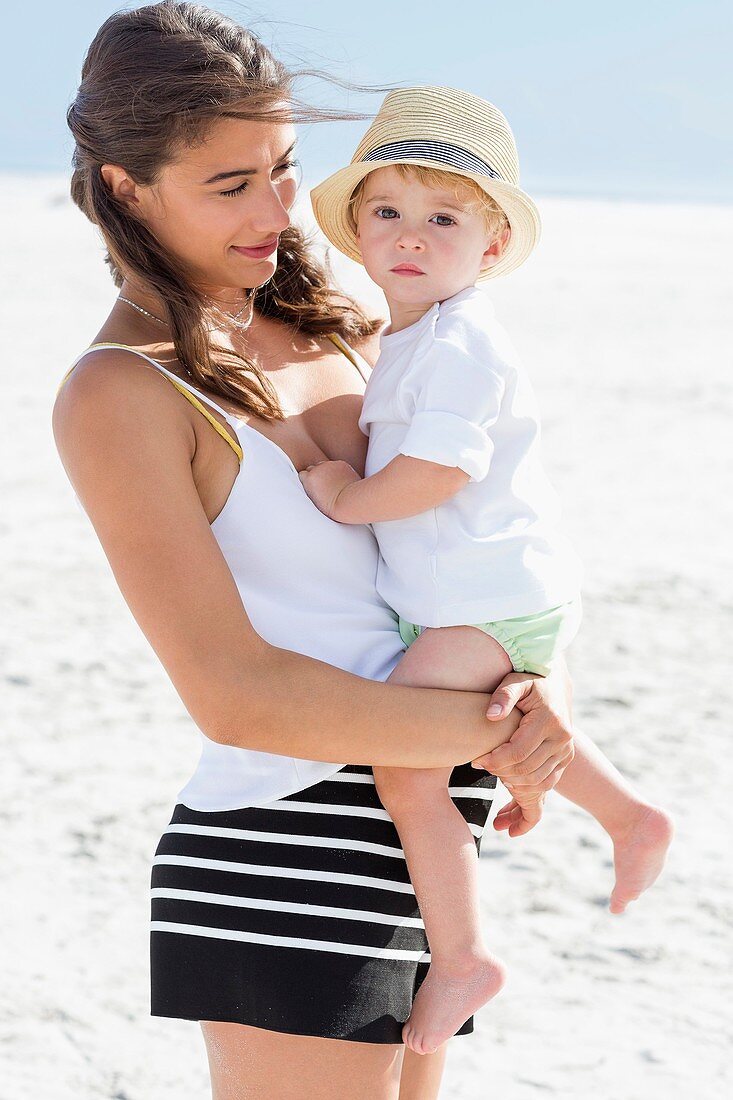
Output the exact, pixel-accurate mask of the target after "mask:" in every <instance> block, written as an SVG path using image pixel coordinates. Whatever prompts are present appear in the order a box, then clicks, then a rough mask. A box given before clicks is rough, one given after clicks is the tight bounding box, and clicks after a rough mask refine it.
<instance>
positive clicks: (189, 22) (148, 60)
mask: <svg viewBox="0 0 733 1100" xmlns="http://www.w3.org/2000/svg"><path fill="white" fill-rule="evenodd" d="M298 75H300V74H298V73H292V72H290V71H289V70H288V69H287V68H286V67H285V66H284V65H283V64H282V63H281V62H279V61H278V60H277V59H276V58H275V57H273V55H272V54H271V53H270V51H269V50H268V49H267V48H266V47H265V46H264V45H263V44H262V42H260V40H259V39H258V38H257V37H256V36H255V35H254V34H252V33H251V32H250V31H248V30H246V29H245V28H244V27H241V26H239V25H238V24H237V23H235V22H233V21H232V20H230V19H228V18H227V17H226V16H223V15H221V14H219V12H215V11H212V10H211V9H210V8H206V7H203V6H201V5H199V4H189V3H178V2H175V0H163V3H159V4H153V5H151V6H149V7H143V8H137V9H135V10H133V11H123V12H118V13H116V14H115V15H112V16H111V17H110V18H109V19H108V20H107V21H106V22H105V23H104V24H103V25H102V27H100V29H99V31H98V32H97V34H96V36H95V38H94V41H93V42H92V44H91V46H90V47H89V51H88V53H87V56H86V58H85V61H84V66H83V69H82V80H81V84H80V86H79V90H78V93H77V96H76V99H75V100H74V102H73V103H72V105H71V107H70V108H69V111H68V115H67V119H68V124H69V127H70V129H71V132H72V134H73V136H74V140H75V142H76V147H75V150H74V155H73V168H74V172H73V176H72V180H71V197H72V199H73V200H74V202H75V203H76V205H77V206H78V207H79V208H80V209H81V210H82V211H83V212H84V214H86V216H87V217H88V218H89V219H90V221H92V222H94V223H95V224H96V225H97V226H98V227H99V229H100V230H101V233H102V235H103V237H104V240H105V243H106V246H107V257H106V259H107V263H108V264H109V267H110V269H111V272H112V277H113V279H114V281H115V284H116V285H117V286H118V287H119V286H121V285H122V281H123V279H124V278H130V279H132V280H133V281H134V282H137V283H139V284H141V285H144V286H146V287H147V288H149V289H150V290H152V291H154V292H155V294H157V295H158V296H159V297H160V299H161V300H162V301H163V302H164V304H165V311H166V320H167V321H168V324H169V325H170V329H171V332H172V334H173V344H174V347H175V352H176V356H177V358H178V361H179V363H180V364H181V365H182V367H183V368H184V370H185V371H186V372H187V373H188V375H189V376H190V378H191V380H192V381H193V382H195V383H198V384H199V385H200V386H202V387H204V388H206V389H209V390H213V391H215V392H217V393H219V394H221V395H222V396H225V397H228V398H231V399H233V400H234V401H235V402H236V403H237V404H239V405H241V406H243V407H244V408H246V409H247V410H248V411H249V412H251V413H253V414H254V415H256V416H261V417H265V418H266V419H281V418H282V415H283V414H282V410H281V408H280V404H279V402H278V399H277V395H276V394H275V391H274V389H273V387H272V386H271V384H270V383H269V381H268V379H267V377H266V375H265V374H264V373H263V371H262V370H261V369H260V368H259V367H258V365H257V364H256V363H255V362H254V361H253V360H250V359H249V357H247V356H244V357H243V356H240V355H237V354H236V353H234V352H232V351H231V350H229V349H227V348H224V347H220V346H218V345H215V344H213V343H212V341H211V336H210V331H209V327H208V325H207V323H206V317H205V304H204V301H203V299H202V297H201V294H200V293H199V292H198V291H197V290H196V289H195V287H194V286H193V285H192V284H191V283H190V281H189V279H188V278H187V275H186V272H185V271H184V270H183V268H182V266H181V265H180V264H179V263H178V262H177V260H176V259H175V257H173V256H171V255H170V254H169V253H168V252H166V250H165V249H164V248H163V247H162V246H161V245H160V243H159V242H158V241H157V239H156V238H155V236H154V235H153V234H152V233H151V232H150V230H148V229H147V228H146V226H145V225H144V224H143V223H142V221H140V220H139V219H138V218H136V217H134V215H132V214H131V213H130V212H129V209H128V208H127V207H126V205H125V204H124V203H122V202H120V201H118V200H117V199H116V198H115V196H114V195H113V193H112V192H111V191H110V189H109V188H108V187H107V185H106V184H105V182H104V180H103V178H102V173H101V168H102V165H103V164H116V165H120V166H122V167H124V169H125V170H126V172H127V173H128V174H129V175H130V177H131V178H132V179H133V180H134V181H135V182H136V183H139V184H141V185H150V184H152V183H154V182H155V181H156V179H157V177H158V175H159V173H160V171H161V169H162V168H163V167H164V166H165V165H166V164H169V163H170V162H171V161H173V160H174V159H175V156H176V153H177V152H178V151H179V150H180V149H181V147H185V146H186V145H192V144H197V143H199V142H201V141H202V140H203V139H204V138H205V136H206V133H207V131H208V129H209V128H210V127H211V125H212V124H213V123H214V122H216V120H217V119H221V118H244V119H250V120H262V119H268V120H275V121H279V120H282V121H286V120H287V121H300V120H302V119H308V120H314V119H315V120H323V119H329V118H349V117H350V118H354V117H356V118H359V117H364V116H363V115H358V114H354V113H351V114H349V113H336V112H328V111H324V110H320V109H314V108H308V107H305V106H303V105H302V104H301V105H299V104H296V103H295V102H294V100H293V96H292V89H293V80H294V78H295V77H296V76H298ZM319 75H324V74H319ZM254 304H255V308H256V309H257V310H258V311H259V312H260V313H262V314H264V315H267V316H269V317H276V318H278V319H280V320H282V321H285V322H287V323H288V324H290V325H293V326H295V327H297V328H298V329H299V330H300V331H302V332H305V333H309V334H312V335H314V336H324V335H326V334H327V333H335V334H337V335H339V336H342V337H343V338H344V339H345V340H347V341H349V340H358V339H360V338H362V337H365V336H367V335H370V334H371V333H373V332H374V331H375V330H376V328H377V327H378V322H374V321H371V320H369V318H367V317H366V315H365V314H364V313H363V312H362V311H361V310H360V309H359V307H358V306H357V305H356V304H355V303H354V302H352V301H351V300H350V299H348V298H346V297H345V296H344V295H343V294H336V293H335V292H334V290H333V289H332V288H331V287H330V286H329V277H328V273H327V271H326V268H325V266H324V265H323V264H321V263H319V262H318V261H317V260H316V259H315V258H314V257H313V256H312V255H311V254H310V251H309V247H308V244H307V241H306V239H305V237H304V235H303V232H302V231H301V230H300V229H299V228H298V227H297V226H294V225H291V226H290V227H289V228H288V229H286V230H285V232H284V233H283V234H282V235H281V237H280V245H279V248H278V266H277V270H276V271H275V273H274V275H273V276H272V278H271V279H270V280H269V282H267V283H266V284H265V285H264V286H262V287H260V288H258V290H257V292H256V294H255V300H254Z"/></svg>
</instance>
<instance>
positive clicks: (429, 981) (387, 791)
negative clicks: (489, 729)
mask: <svg viewBox="0 0 733 1100" xmlns="http://www.w3.org/2000/svg"><path fill="white" fill-rule="evenodd" d="M510 669H511V663H510V661H509V658H508V657H507V655H506V653H505V652H504V650H503V649H502V648H501V646H500V645H499V644H498V643H497V642H495V641H494V639H493V638H489V637H488V636H487V635H486V634H483V633H482V632H481V631H480V630H476V629H475V628H474V627H444V628H442V629H439V630H426V631H424V632H423V633H422V634H421V635H420V637H419V638H418V639H417V640H416V641H415V642H414V644H413V645H412V646H411V647H410V649H409V650H408V651H407V653H406V654H405V656H404V657H403V659H402V661H401V662H400V664H399V665H398V666H397V668H396V669H395V671H394V672H393V673H392V676H391V677H390V682H391V683H400V684H409V685H411V686H418V687H452V688H458V689H462V690H465V691H469V690H474V691H491V690H493V688H494V687H495V686H496V685H497V684H498V683H499V682H500V680H501V679H502V678H503V676H504V675H506V673H507V672H508V671H510ZM373 772H374V779H375V782H376V785H377V790H378V792H379V796H380V798H381V800H382V803H383V804H384V806H385V808H386V809H387V811H388V812H389V814H390V816H391V817H392V819H393V821H394V823H395V825H396V827H397V831H398V833H399V835H400V841H401V843H402V847H403V849H404V852H405V858H406V860H407V866H408V868H409V871H410V878H411V879H412V883H413V886H414V888H415V894H416V895H417V899H418V902H419V904H420V911H421V913H422V916H423V919H424V921H425V931H426V934H427V938H428V942H429V945H430V954H431V964H430V970H429V972H428V975H427V977H426V978H425V981H424V982H423V984H422V985H421V987H420V989H419V990H418V993H417V995H416V997H415V1002H414V1004H413V1007H412V1012H411V1014H410V1018H409V1020H408V1021H407V1023H406V1024H405V1027H404V1030H403V1039H404V1041H405V1043H406V1044H407V1046H408V1047H409V1048H410V1049H411V1050H414V1051H415V1052H416V1053H418V1054H427V1053H430V1052H432V1051H434V1050H435V1049H436V1048H437V1047H438V1046H440V1045H441V1043H443V1042H445V1041H446V1040H447V1039H449V1038H450V1037H451V1036H452V1035H454V1034H455V1032H456V1031H457V1030H458V1028H459V1027H460V1026H461V1025H462V1024H463V1023H465V1021H466V1020H467V1019H468V1017H469V1016H470V1015H472V1013H474V1012H475V1011H476V1010H477V1009H478V1008H480V1007H481V1005H483V1004H485V1003H486V1001H488V1000H489V999H490V998H491V997H493V996H494V995H495V994H496V993H498V992H499V989H500V988H501V986H502V984H503V981H504V973H503V968H502V966H501V964H500V963H499V961H498V960H497V959H495V958H494V956H493V955H491V954H490V953H489V952H488V951H487V950H486V948H485V947H484V945H483V942H482V938H481V922H480V914H479V905H478V853H477V851H476V842H475V839H474V837H473V834H472V833H471V830H470V829H469V827H468V824H467V823H466V821H465V819H464V818H463V816H462V815H461V813H460V812H459V810H458V808H457V807H456V805H455V803H454V802H453V801H452V800H451V798H450V796H449V794H448V780H449V778H450V773H451V769H450V768H433V769H422V770H416V769H413V768H380V767H374V768H373Z"/></svg>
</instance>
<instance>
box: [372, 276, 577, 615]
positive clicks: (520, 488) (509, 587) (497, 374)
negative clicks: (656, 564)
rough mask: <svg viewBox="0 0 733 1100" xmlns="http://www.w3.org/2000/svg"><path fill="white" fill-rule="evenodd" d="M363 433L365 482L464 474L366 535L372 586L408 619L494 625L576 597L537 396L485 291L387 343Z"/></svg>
mask: <svg viewBox="0 0 733 1100" xmlns="http://www.w3.org/2000/svg"><path fill="white" fill-rule="evenodd" d="M359 427H360V428H361V430H362V431H363V432H364V434H365V435H368V436H369V450H368V456H367V464H366V473H367V476H368V475H370V474H374V473H377V472H378V471H379V470H381V469H383V468H384V467H385V466H386V465H387V464H388V463H389V462H391V461H392V459H394V458H395V457H396V456H397V455H398V454H403V455H410V456H412V457H413V458H421V459H425V460H426V461H429V462H437V463H439V464H440V465H443V466H456V467H459V468H460V469H462V470H464V471H465V472H466V473H467V474H468V475H469V476H470V481H469V482H468V484H467V485H466V486H465V487H464V488H463V489H460V490H459V491H458V493H456V494H455V496H453V497H452V498H451V499H450V500H448V501H446V503H444V504H441V505H440V506H439V507H437V508H433V509H431V510H430V511H427V512H422V513H421V514H419V515H417V516H412V517H410V518H408V519H399V520H389V521H385V522H379V523H374V524H373V525H372V526H373V529H374V533H375V534H376V536H377V540H378V542H379V549H380V561H379V568H378V572H377V589H378V591H379V594H380V595H381V596H382V598H383V599H384V600H386V601H387V603H388V604H389V605H390V606H391V607H393V608H394V609H395V610H396V611H397V612H398V613H399V614H400V615H401V616H402V618H404V619H407V620H409V621H410V622H413V623H417V624H419V625H421V626H433V627H436V626H458V625H461V624H467V623H480V622H490V621H492V620H497V619H506V618H514V617H515V616H520V615H531V614H534V613H536V612H538V611H543V610H546V609H548V608H550V607H555V606H557V605H558V604H561V603H565V602H566V601H568V600H571V599H573V598H574V597H575V596H576V595H577V594H578V591H579V587H580V574H581V567H580V563H579V561H578V559H577V557H576V556H575V553H574V552H573V550H572V548H571V547H570V545H569V543H568V542H567V540H566V539H565V538H564V536H563V535H561V534H560V532H559V531H558V529H557V522H558V518H559V505H558V500H557V496H556V494H555V492H554V490H553V488H552V486H551V485H550V483H549V481H548V479H547V477H546V475H545V473H544V470H543V469H542V465H541V461H540V449H539V443H540V426H539V416H538V411H537V405H536V401H535V397H534V394H533V391H532V387H531V385H530V383H529V379H528V378H527V375H526V373H525V371H524V369H523V367H522V364H521V362H520V361H519V358H518V355H517V352H516V351H515V349H514V348H513V346H512V344H511V342H510V340H509V338H508V336H507V334H506V333H505V331H504V329H503V328H502V327H501V326H500V325H499V323H498V322H497V321H496V319H495V316H494V310H493V306H492V304H491V302H490V301H489V299H488V298H487V297H486V295H485V293H484V292H483V291H481V290H479V289H477V288H476V287H469V288H468V289H466V290H463V291H461V292H460V293H459V294H456V295H454V296H453V297H452V298H448V299H446V301H444V302H442V303H437V304H436V305H434V306H433V307H432V309H430V310H429V311H428V312H427V313H426V314H425V315H424V316H423V317H422V318H421V319H420V320H419V321H417V322H416V323H415V324H413V325H410V326H409V328H406V329H403V330H402V331H400V332H395V333H383V334H382V336H381V337H380V355H379V359H378V361H377V364H376V366H375V368H374V370H373V372H372V374H371V376H370V378H369V381H368V383H367V388H366V393H365V396H364V406H363V410H362V414H361V417H360V420H359Z"/></svg>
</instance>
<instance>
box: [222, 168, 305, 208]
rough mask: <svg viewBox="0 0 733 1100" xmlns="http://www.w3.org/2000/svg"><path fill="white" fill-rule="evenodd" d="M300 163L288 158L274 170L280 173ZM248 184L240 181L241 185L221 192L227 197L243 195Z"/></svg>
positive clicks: (245, 181)
mask: <svg viewBox="0 0 733 1100" xmlns="http://www.w3.org/2000/svg"><path fill="white" fill-rule="evenodd" d="M298 163H299V162H298V161H297V160H286V161H284V162H283V163H282V164H278V166H277V168H275V169H274V171H275V172H277V173H279V174H282V173H284V172H287V171H289V169H291V168H296V167H297V165H298ZM247 186H248V181H247V180H243V181H242V183H240V185H239V187H233V188H232V189H231V191H220V192H219V194H220V195H224V196H225V197H226V198H228V199H229V198H231V197H232V196H233V195H241V194H242V192H243V191H245V190H246V189H247Z"/></svg>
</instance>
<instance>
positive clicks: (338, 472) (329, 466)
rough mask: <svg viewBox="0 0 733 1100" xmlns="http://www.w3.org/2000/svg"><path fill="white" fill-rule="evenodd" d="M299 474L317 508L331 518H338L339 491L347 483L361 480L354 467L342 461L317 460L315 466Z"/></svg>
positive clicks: (350, 483) (308, 467)
mask: <svg viewBox="0 0 733 1100" xmlns="http://www.w3.org/2000/svg"><path fill="white" fill-rule="evenodd" d="M298 476H299V477H300V480H301V482H302V484H303V488H304V489H305V491H306V493H307V494H308V496H309V497H310V498H311V500H312V501H313V503H314V504H315V506H316V508H320V510H321V511H322V512H323V513H324V515H326V516H328V517H329V519H338V515H337V512H338V509H337V506H336V502H337V500H338V497H339V493H341V491H342V490H343V489H345V488H346V486H347V485H353V484H354V482H355V481H361V478H360V477H359V475H358V474H357V472H356V470H355V469H354V467H353V466H349V464H348V462H341V461H338V462H317V463H316V464H315V466H307V467H306V468H305V470H302V471H301V472H300V474H299V475H298Z"/></svg>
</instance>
